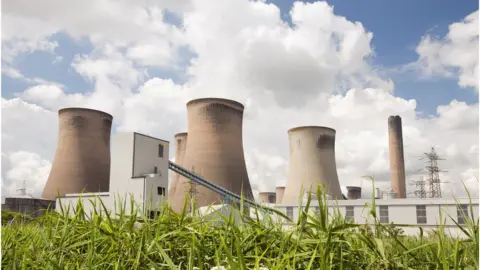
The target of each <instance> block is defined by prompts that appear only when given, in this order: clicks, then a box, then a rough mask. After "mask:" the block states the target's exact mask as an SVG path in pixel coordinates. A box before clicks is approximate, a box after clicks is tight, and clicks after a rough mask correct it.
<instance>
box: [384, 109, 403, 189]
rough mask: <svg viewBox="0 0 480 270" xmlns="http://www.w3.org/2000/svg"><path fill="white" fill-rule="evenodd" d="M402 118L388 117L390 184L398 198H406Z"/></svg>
mask: <svg viewBox="0 0 480 270" xmlns="http://www.w3.org/2000/svg"><path fill="white" fill-rule="evenodd" d="M402 136H403V135H402V119H401V118H400V116H398V115H396V116H390V117H389V118H388V138H389V150H390V185H391V188H392V190H393V192H396V193H397V194H398V198H406V197H407V190H406V185H405V161H404V156H403V138H402Z"/></svg>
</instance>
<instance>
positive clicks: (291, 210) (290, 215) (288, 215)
mask: <svg viewBox="0 0 480 270" xmlns="http://www.w3.org/2000/svg"><path fill="white" fill-rule="evenodd" d="M287 217H288V218H289V219H293V207H287Z"/></svg>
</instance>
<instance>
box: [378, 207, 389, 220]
mask: <svg viewBox="0 0 480 270" xmlns="http://www.w3.org/2000/svg"><path fill="white" fill-rule="evenodd" d="M380 223H389V221H388V205H380Z"/></svg>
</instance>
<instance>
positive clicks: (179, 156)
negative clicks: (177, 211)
mask: <svg viewBox="0 0 480 270" xmlns="http://www.w3.org/2000/svg"><path fill="white" fill-rule="evenodd" d="M187 138H188V133H186V132H184V133H178V134H177V135H175V163H176V164H178V165H180V166H183V161H184V159H185V152H186V150H187ZM179 179H180V175H179V174H177V173H172V183H171V184H170V190H169V191H168V200H169V201H170V203H172V200H173V198H174V197H173V196H172V195H173V194H175V190H176V189H177V185H178V180H179Z"/></svg>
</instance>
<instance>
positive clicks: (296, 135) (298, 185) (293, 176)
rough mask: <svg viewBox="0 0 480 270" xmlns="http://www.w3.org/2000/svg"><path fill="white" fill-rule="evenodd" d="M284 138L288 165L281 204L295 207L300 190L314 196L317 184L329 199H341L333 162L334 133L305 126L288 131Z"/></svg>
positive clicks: (316, 127) (333, 131) (320, 128)
mask: <svg viewBox="0 0 480 270" xmlns="http://www.w3.org/2000/svg"><path fill="white" fill-rule="evenodd" d="M288 135H289V142H290V164H289V172H288V181H287V186H286V188H285V193H284V195H283V199H282V204H296V203H298V202H299V196H300V195H301V194H300V192H301V190H302V188H303V190H304V191H305V192H309V191H311V192H313V193H316V190H317V185H322V184H323V185H324V186H325V188H326V190H325V191H326V193H327V194H328V195H330V196H331V198H332V199H337V200H342V199H343V194H342V191H341V189H340V183H339V182H338V175H337V166H336V163H335V130H334V129H331V128H327V127H318V126H306V127H297V128H293V129H290V130H289V131H288Z"/></svg>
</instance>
